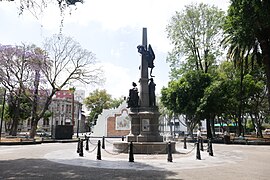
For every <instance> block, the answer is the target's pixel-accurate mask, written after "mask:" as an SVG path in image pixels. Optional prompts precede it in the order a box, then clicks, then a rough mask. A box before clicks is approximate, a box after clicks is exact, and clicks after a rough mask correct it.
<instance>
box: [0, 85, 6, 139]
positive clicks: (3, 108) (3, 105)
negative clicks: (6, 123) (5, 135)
mask: <svg viewBox="0 0 270 180" xmlns="http://www.w3.org/2000/svg"><path fill="white" fill-rule="evenodd" d="M5 103H6V90H5V89H4V97H3V103H2V115H1V124H0V141H1V137H2V124H3V118H4V110H5Z"/></svg>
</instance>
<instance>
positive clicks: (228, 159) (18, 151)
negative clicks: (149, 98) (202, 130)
mask: <svg viewBox="0 0 270 180" xmlns="http://www.w3.org/2000/svg"><path fill="white" fill-rule="evenodd" d="M114 140H115V139H109V140H108V141H107V142H106V146H105V149H106V150H102V151H101V156H102V160H96V149H95V150H94V148H95V144H96V140H92V144H90V147H89V149H90V151H89V152H87V151H85V150H84V156H83V157H79V155H78V154H77V152H76V151H77V143H53V144H39V145H25V146H0V179H226V180H227V179H237V180H242V179H243V180H246V179H247V180H249V179H250V180H253V179H262V180H264V179H265V180H266V179H269V177H270V171H269V169H270V162H269V161H270V146H247V145H223V144H213V149H214V156H209V155H208V153H207V152H206V151H204V152H201V157H202V160H196V157H195V156H196V155H195V153H196V151H195V150H193V151H192V148H193V146H192V144H188V149H183V144H182V143H181V142H178V143H177V146H176V148H177V150H178V152H179V153H177V154H173V162H167V155H138V154H135V155H134V161H135V162H128V159H129V157H128V154H117V153H114V152H113V151H112V144H111V142H112V141H114ZM92 150H94V151H93V152H91V151H92ZM189 152H190V153H189Z"/></svg>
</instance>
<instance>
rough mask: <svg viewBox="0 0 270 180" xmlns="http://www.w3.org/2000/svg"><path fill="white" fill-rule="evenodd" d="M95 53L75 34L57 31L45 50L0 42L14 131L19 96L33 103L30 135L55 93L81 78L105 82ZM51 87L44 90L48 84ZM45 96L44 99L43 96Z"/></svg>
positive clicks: (0, 68) (1, 74) (0, 67)
mask: <svg viewBox="0 0 270 180" xmlns="http://www.w3.org/2000/svg"><path fill="white" fill-rule="evenodd" d="M95 63H96V61H95V56H94V54H93V53H92V52H89V51H88V50H86V49H83V48H82V47H81V46H80V44H79V43H77V42H76V41H74V40H73V39H72V38H69V37H64V36H59V35H54V36H53V37H51V38H48V39H46V40H45V42H44V50H42V49H41V48H37V47H35V46H28V47H26V46H3V45H1V46H0V82H1V84H2V85H4V86H5V87H6V89H8V91H9V94H10V95H14V97H15V98H14V102H15V105H16V106H15V109H14V110H15V111H16V112H15V113H14V117H13V123H14V125H13V126H12V130H11V135H16V130H17V125H18V122H19V118H20V112H19V109H20V108H19V106H20V97H21V96H24V97H27V99H28V100H29V101H30V102H31V104H32V110H31V132H30V137H34V135H35V134H36V129H37V124H38V121H39V120H40V119H42V118H43V117H44V115H45V113H46V111H47V110H48V107H49V105H50V103H51V100H52V97H53V96H54V95H55V93H56V92H57V91H59V90H61V89H62V88H64V87H66V86H67V85H71V84H72V83H74V82H76V81H79V82H81V83H85V84H92V83H100V82H102V79H103V78H102V70H101V68H99V67H97V66H95ZM48 86H49V87H50V91H45V87H48ZM42 95H43V96H45V97H43V98H44V99H43V100H41V99H40V98H39V97H41V96H42Z"/></svg>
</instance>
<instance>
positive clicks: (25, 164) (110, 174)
mask: <svg viewBox="0 0 270 180" xmlns="http://www.w3.org/2000/svg"><path fill="white" fill-rule="evenodd" d="M148 168H149V167H148ZM148 168H147V169H148ZM0 169H1V170H0V179H77V180H78V179H95V180H96V179H97V180H102V179H106V180H107V179H132V180H133V179H135V180H136V179H167V178H168V177H172V176H174V175H175V173H174V172H171V171H165V170H162V169H160V170H159V171H155V170H147V171H144V170H136V169H102V168H93V167H83V166H72V165H66V164H60V163H54V162H51V161H48V160H44V159H16V160H4V161H3V160H2V161H0Z"/></svg>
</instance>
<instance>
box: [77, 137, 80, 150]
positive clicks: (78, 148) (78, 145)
mask: <svg viewBox="0 0 270 180" xmlns="http://www.w3.org/2000/svg"><path fill="white" fill-rule="evenodd" d="M79 152H80V138H79V140H78V144H77V153H79Z"/></svg>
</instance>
